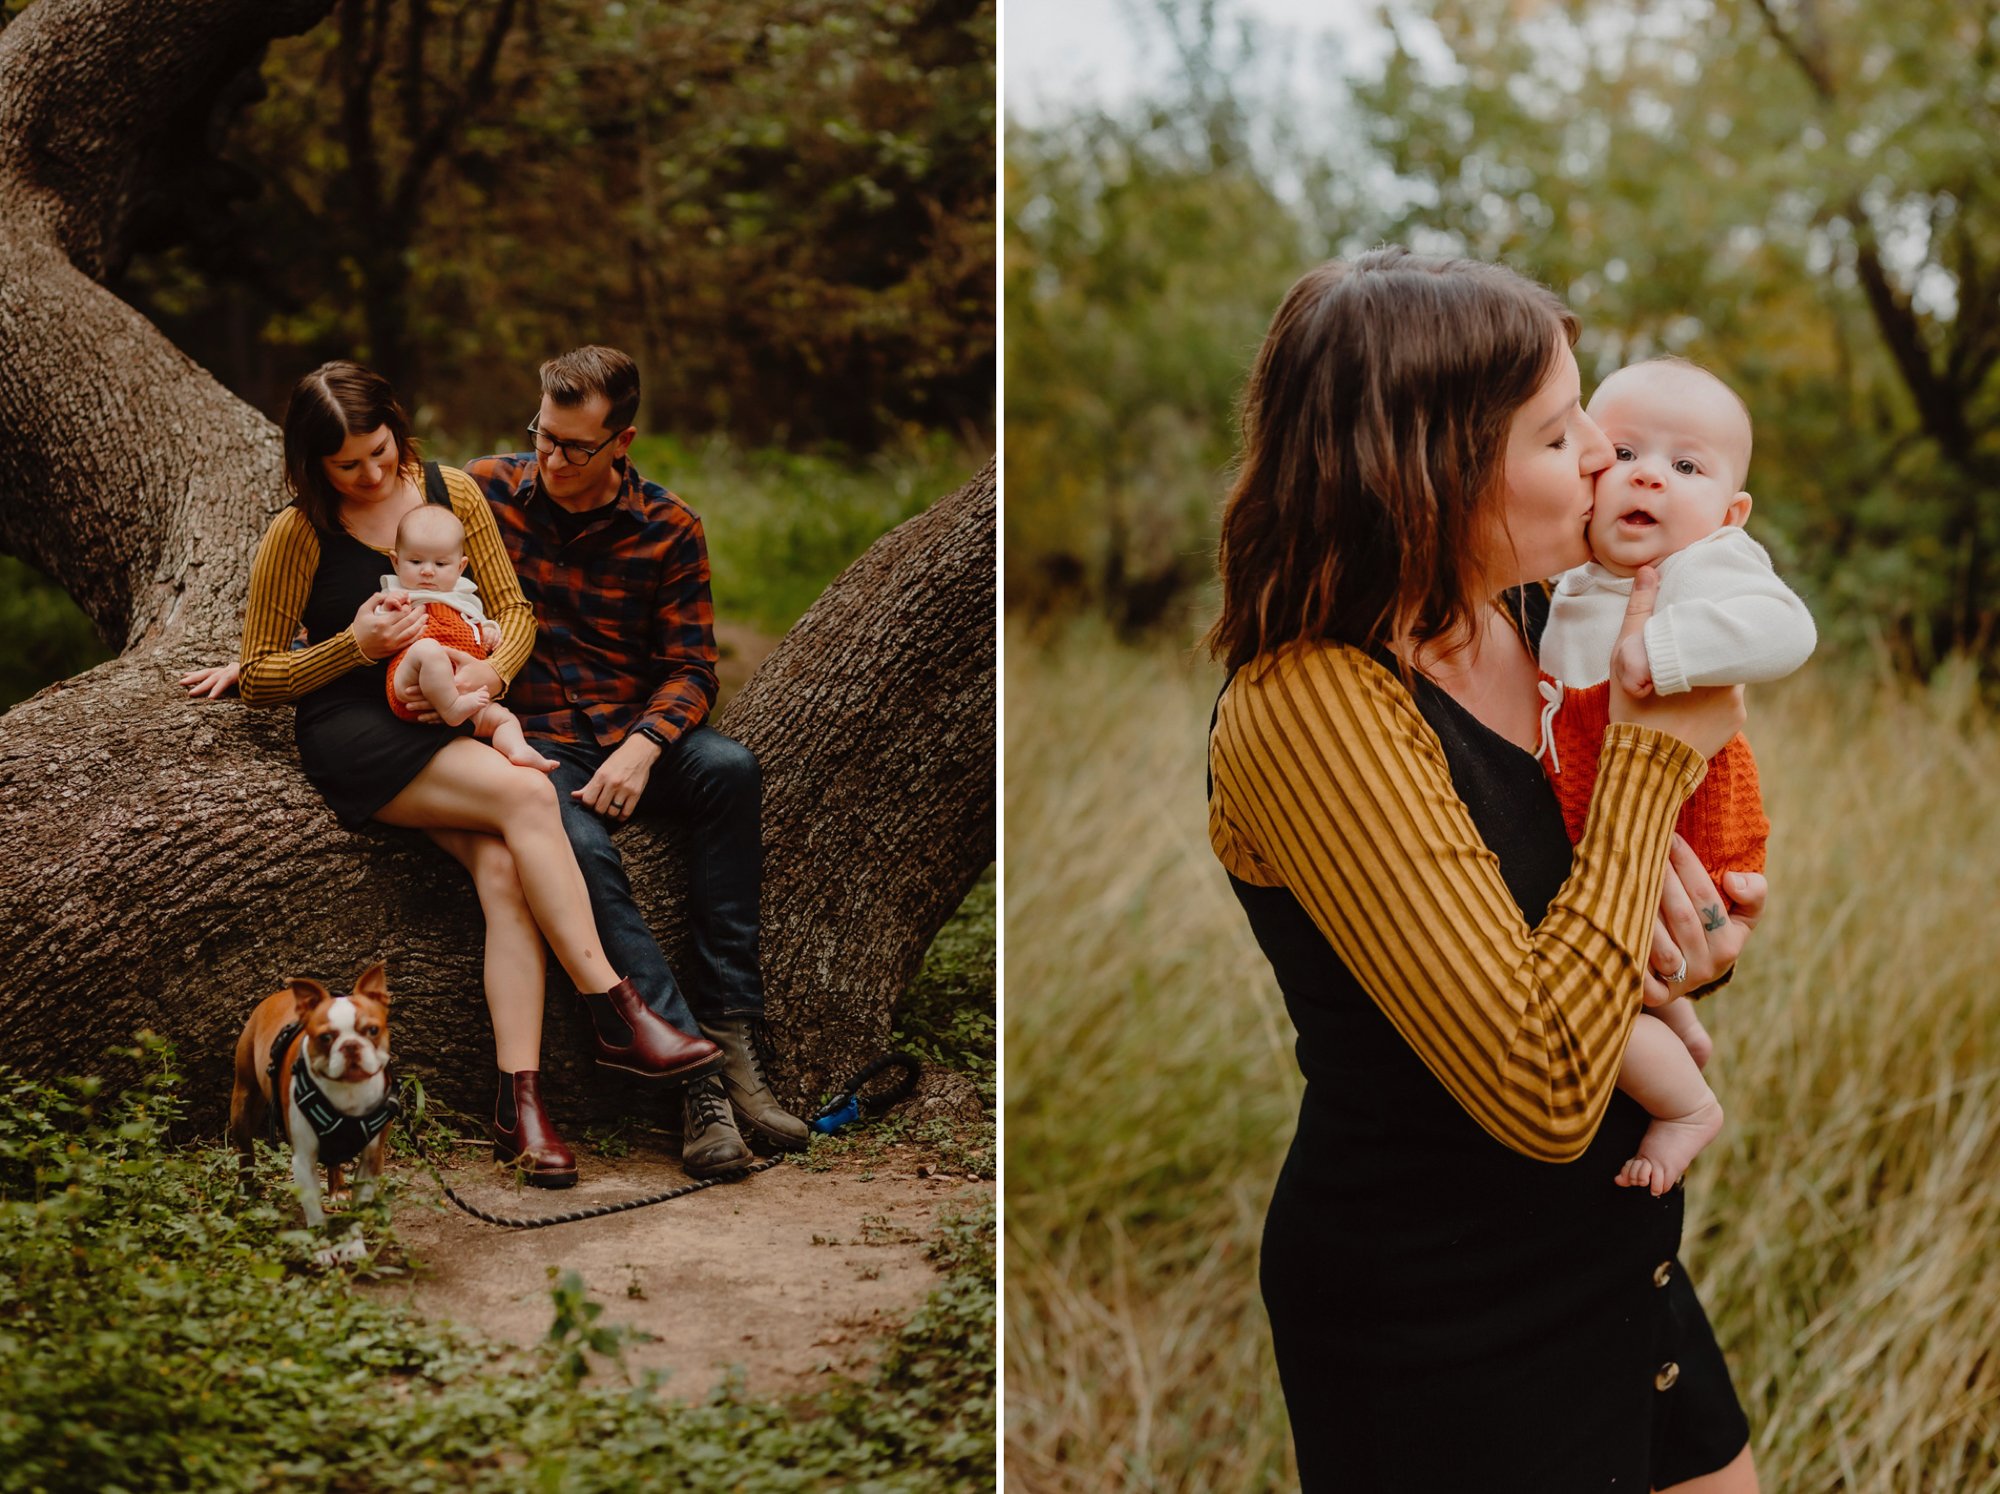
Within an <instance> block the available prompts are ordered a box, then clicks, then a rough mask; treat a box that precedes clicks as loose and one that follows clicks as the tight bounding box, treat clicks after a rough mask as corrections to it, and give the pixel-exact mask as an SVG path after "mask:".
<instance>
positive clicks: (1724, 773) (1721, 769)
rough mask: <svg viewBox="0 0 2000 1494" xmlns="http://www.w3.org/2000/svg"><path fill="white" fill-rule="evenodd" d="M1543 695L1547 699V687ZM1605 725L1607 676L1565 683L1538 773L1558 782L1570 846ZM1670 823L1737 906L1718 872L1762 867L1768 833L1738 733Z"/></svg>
mask: <svg viewBox="0 0 2000 1494" xmlns="http://www.w3.org/2000/svg"><path fill="white" fill-rule="evenodd" d="M1542 680H1543V683H1544V685H1545V686H1548V685H1554V684H1556V681H1555V679H1554V677H1553V676H1551V675H1548V674H1544V675H1543V676H1542ZM1543 698H1544V699H1547V698H1548V691H1547V690H1546V689H1544V691H1543ZM1610 724H1611V681H1609V680H1600V681H1598V682H1597V683H1596V684H1594V685H1584V686H1581V687H1574V686H1571V687H1562V703H1561V705H1559V706H1558V707H1557V708H1556V711H1555V719H1554V720H1553V721H1552V722H1551V723H1550V724H1549V728H1548V731H1547V733H1546V736H1545V740H1544V741H1543V743H1542V771H1543V772H1545V773H1547V774H1548V776H1549V782H1550V783H1552V784H1554V785H1555V790H1556V799H1557V801H1558V802H1559V803H1561V805H1562V812H1563V824H1564V825H1565V826H1566V827H1567V828H1568V830H1569V838H1570V841H1571V843H1572V844H1574V843H1575V842H1576V841H1578V840H1581V839H1582V838H1583V822H1584V821H1585V820H1586V819H1588V818H1589V817H1590V796H1591V793H1592V791H1593V790H1595V789H1596V787H1597V760H1598V757H1599V755H1600V754H1601V753H1602V752H1603V751H1604V729H1605V728H1606V727H1607V726H1609V725H1610ZM1674 828H1675V829H1676V830H1678V831H1680V833H1681V837H1682V838H1683V839H1684V840H1686V841H1687V843H1688V845H1689V847H1691V848H1692V849H1693V851H1694V854H1695V856H1696V857H1697V858H1698V859H1699V860H1700V862H1701V864H1702V866H1703V867H1704V868H1705V869H1706V870H1707V872H1708V874H1709V876H1710V877H1712V878H1713V879H1714V880H1715V887H1716V891H1718V892H1721V893H1722V897H1723V900H1724V901H1725V902H1728V903H1729V904H1730V906H1731V907H1734V906H1735V902H1734V900H1733V899H1732V898H1730V896H1729V894H1728V892H1727V891H1725V890H1724V889H1723V886H1722V874H1723V873H1724V872H1732V871H1740V872H1762V871H1763V870H1764V845H1765V842H1766V841H1768V840H1769V839H1770V838H1771V822H1770V821H1769V820H1768V819H1766V818H1765V817H1764V796H1763V794H1762V792H1761V791H1760V790H1759V789H1758V787H1757V763H1756V760H1755V759H1753V758H1752V757H1751V756H1750V744H1749V743H1748V742H1747V741H1745V740H1744V739H1743V734H1742V733H1741V732H1738V733H1737V734H1736V735H1735V736H1733V737H1731V738H1730V739H1729V740H1728V742H1727V743H1725V744H1724V745H1723V748H1722V750H1721V751H1720V752H1718V753H1716V754H1715V756H1714V757H1712V758H1710V759H1709V760H1708V776H1707V777H1705V778H1703V779H1702V781H1701V785H1700V787H1698V788H1696V789H1695V791H1694V796H1693V797H1692V798H1690V799H1689V800H1688V801H1687V803H1686V804H1684V805H1682V806H1681V814H1680V819H1679V820H1678V821H1676V822H1675V825H1674Z"/></svg>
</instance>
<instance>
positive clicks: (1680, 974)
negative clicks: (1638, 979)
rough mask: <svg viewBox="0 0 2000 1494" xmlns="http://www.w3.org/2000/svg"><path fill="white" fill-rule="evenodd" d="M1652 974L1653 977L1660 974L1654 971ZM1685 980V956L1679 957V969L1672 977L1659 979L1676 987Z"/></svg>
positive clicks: (1686, 971)
mask: <svg viewBox="0 0 2000 1494" xmlns="http://www.w3.org/2000/svg"><path fill="white" fill-rule="evenodd" d="M1653 973H1654V974H1655V975H1660V972H1659V971H1657V970H1655V971H1654V972H1653ZM1687 978H1688V957H1687V956H1686V955H1682V956H1681V968H1680V969H1678V970H1676V971H1675V972H1674V973H1673V974H1672V975H1660V979H1661V980H1663V981H1665V982H1666V983H1667V984H1668V985H1670V986H1677V985H1679V984H1680V983H1681V982H1682V981H1684V980H1686V979H1687Z"/></svg>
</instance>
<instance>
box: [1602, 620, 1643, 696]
mask: <svg viewBox="0 0 2000 1494" xmlns="http://www.w3.org/2000/svg"><path fill="white" fill-rule="evenodd" d="M1611 673H1612V676H1613V678H1615V679H1616V680H1617V681H1618V683H1619V684H1620V685H1621V686H1623V687H1624V689H1625V691H1626V693H1627V694H1629V695H1633V696H1637V697H1640V698H1642V699H1643V698H1644V697H1645V696H1648V695H1651V694H1652V693H1653V663H1652V660H1650V659H1648V658H1647V657H1646V637H1645V634H1643V633H1631V634H1628V635H1626V636H1625V637H1623V638H1621V639H1619V640H1618V646H1617V647H1616V648H1614V649H1612V650H1611Z"/></svg>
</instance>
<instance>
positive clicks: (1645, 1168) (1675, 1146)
mask: <svg viewBox="0 0 2000 1494" xmlns="http://www.w3.org/2000/svg"><path fill="white" fill-rule="evenodd" d="M1721 1129H1722V1102H1721V1101H1720V1100H1718V1099H1716V1098H1714V1097H1713V1096H1710V1097H1709V1100H1708V1103H1707V1104H1705V1105H1702V1106H1699V1107H1698V1108H1696V1109H1694V1110H1691V1111H1689V1112H1688V1113H1687V1114H1686V1115H1677V1116H1674V1117H1673V1118H1671V1119H1669V1120H1661V1119H1659V1118H1658V1117H1655V1118H1654V1120H1653V1123H1652V1124H1651V1125H1649V1126H1648V1127H1646V1134H1645V1135H1644V1136H1642V1137H1641V1138H1640V1139H1639V1155H1638V1156H1636V1157H1634V1158H1633V1159H1632V1160H1631V1161H1630V1162H1627V1163H1626V1164H1625V1165H1624V1166H1623V1167H1621V1168H1619V1169H1618V1178H1617V1182H1618V1186H1619V1187H1621V1188H1645V1189H1647V1190H1648V1191H1650V1192H1651V1193H1652V1195H1653V1196H1654V1197H1655V1198H1658V1197H1659V1196H1660V1195H1661V1194H1662V1193H1665V1192H1666V1191H1667V1190H1668V1189H1669V1188H1671V1187H1673V1186H1674V1184H1676V1183H1678V1182H1679V1181H1680V1180H1681V1174H1682V1173H1684V1172H1686V1171H1687V1169H1688V1164H1689V1163H1690V1162H1692V1161H1694V1159H1695V1157H1696V1156H1697V1155H1698V1154H1699V1153H1700V1152H1701V1149H1702V1148H1703V1147H1705V1146H1707V1145H1708V1144H1709V1143H1710V1142H1711V1141H1713V1140H1715V1136H1716V1133H1717V1132H1718V1131H1720V1130H1721Z"/></svg>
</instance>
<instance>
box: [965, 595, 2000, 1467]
mask: <svg viewBox="0 0 2000 1494" xmlns="http://www.w3.org/2000/svg"><path fill="white" fill-rule="evenodd" d="M1007 666H1008V678H1007V689H1008V704H1009V707H1010V709H1009V711H1008V721H1009V736H1008V740H1007V742H1006V753H1007V765H1008V774H1007V783H1008V790H1009V791H1008V797H1007V803H1006V839H1007V846H1008V855H1009V858H1010V860H1009V867H1008V880H1007V887H1008V897H1007V905H1006V908H1005V912H1004V916H1005V919H1006V925H1007V948H1008V1000H1007V1011H1006V1019H1005V1020H1006V1040H1007V1050H1008V1053H1009V1055H1010V1058H1009V1064H1008V1075H1007V1095H1008V1098H1007V1129H1006V1142H1007V1147H1008V1157H1007V1166H1008V1189H1007V1220H1006V1229H1007V1282H1006V1311H1007V1377H1008V1378H1007V1388H1008V1409H1007V1425H1008V1432H1007V1437H1008V1450H1007V1458H1008V1464H1007V1466H1008V1472H1009V1482H1010V1485H1012V1486H1014V1487H1018V1488H1021V1489H1023V1490H1035V1491H1042V1490H1064V1491H1068V1490H1079V1491H1080V1490H1092V1491H1109V1490H1181V1489H1185V1490H1210V1489H1217V1490H1219V1489H1230V1490H1238V1489H1243V1490H1255V1489H1267V1488H1285V1487H1290V1486H1292V1485H1294V1484H1295V1483H1296V1474H1295V1472H1294V1470H1293V1468H1292V1464H1291V1461H1290V1449H1289V1438H1288V1432H1287V1428H1286V1422H1285V1417H1284V1409H1283V1404H1282V1401H1281V1398H1280V1395H1279V1390H1278V1385H1277V1379H1276V1372H1275V1368H1274V1366H1273V1364H1272V1361H1271V1355H1270V1347H1269V1329H1268V1324H1267V1322H1266V1320H1265V1317H1264V1312H1263V1307H1262V1304H1261V1302H1260V1300H1259V1298H1258V1296H1257V1284H1256V1258H1257V1248H1258V1235H1259V1231H1260V1229H1261V1226H1262V1217H1263V1211H1264V1206H1265V1203H1266V1201H1267V1199H1268V1197H1269V1193H1270V1189H1271V1185H1272V1182H1273V1180H1274V1179H1275V1177H1276V1174H1277V1169H1278V1166H1279V1164H1280V1162H1281V1160H1282V1158H1283V1153H1284V1149H1285V1147H1286V1146H1287V1144H1288V1143H1289V1140H1290V1135H1291V1130H1292V1126H1293V1121H1294V1118H1295V1115H1296V1110H1297V1103H1298V1094H1299V1088H1300V1082H1301V1081H1300V1079H1299V1076H1298V1071H1297V1066H1296V1064H1295V1062H1294V1060H1293V1057H1292V1053H1291V1042H1292V1031H1291V1027H1290V1023H1289V1022H1288V1021H1287V1019H1286V1017H1285V1014H1284V1009H1283V1006H1282V1004H1281V1002H1280V1000H1279V998H1278V995H1277V991H1276V988H1275V985H1274V983H1273V981H1272V979H1271V975H1270V970H1269V967H1268V966H1267V965H1266V964H1265V963H1264V961H1263V959H1262V957H1261V956H1260V954H1259V953H1258V951H1257V948H1256V945H1255V943H1254V942H1253V941H1252V939H1251V938H1250V934H1249V930H1248V927H1247V925H1246V924H1245V922H1244V920H1243V918H1242V916H1241V913H1240V912H1239V911H1238V909H1237V907H1236V904H1235V902H1234V900H1233V899H1232V898H1231V896H1230V894H1229V891H1228V887H1227V884H1226V882H1225V881H1224V879H1223V876H1222V873H1221V871H1220V869H1219V867H1217V865H1216V864H1215V862H1214V859H1213V857H1212V856H1211V854H1210V852H1209V849H1208V844H1207V838H1206V828H1205V820H1204V811H1203V794H1202V780H1201V773H1202V753H1201V742H1202V739H1203V729H1204V727H1205V725H1206V723H1207V719H1208V711H1209V707H1210V705H1211V703H1212V702H1213V699H1214V695H1215V691H1216V688H1217V686H1218V685H1219V683H1220V682H1219V679H1218V677H1217V676H1216V675H1215V674H1214V673H1213V672H1212V671H1211V670H1209V669H1208V668H1207V667H1206V666H1197V665H1195V664H1193V663H1191V662H1189V660H1188V659H1186V658H1185V657H1180V656H1176V655H1174V654H1172V653H1169V652H1161V651H1157V650H1156V651H1151V652H1144V651H1137V650H1132V649H1127V648H1123V647H1121V646H1119V645H1117V644H1115V643H1113V642H1111V641H1110V640H1109V639H1108V637H1107V636H1105V635H1104V634H1103V633H1102V632H1101V631H1099V630H1096V629H1093V628H1089V627H1082V626H1079V627H1077V628H1075V629H1072V630H1071V631H1069V632H1067V633H1064V634H1059V635H1056V636H1053V637H1048V638H1043V639H1032V638H1029V637H1027V636H1026V635H1024V634H1020V633H1015V634H1012V635H1010V637H1009V647H1008V654H1007ZM1085 701H1087V702H1089V703H1090V704H1089V709H1088V710H1077V709H1075V708H1074V705H1075V703H1076V702H1085ZM1057 713H1060V715H1061V719H1062V720H1063V722H1064V729H1063V730H1062V731H1059V732H1058V731H1049V730H1048V729H1047V725H1046V723H1047V722H1048V721H1049V720H1050V719H1051V718H1052V717H1053V716H1054V715H1056V714H1057ZM1751 713H1752V719H1751V726H1750V736H1751V738H1752V740H1753V742H1754V743H1755V744H1756V746H1757V749H1758V755H1759V760H1760V763H1761V764H1762V765H1763V768H1764V782H1765V789H1766V794H1767V800H1768V807H1769V810H1770V814H1771V819H1772V821H1773V824H1774V826H1775V830H1774V834H1773V838H1772V844H1771V875H1772V881H1773V887H1774V892H1773V898H1772V906H1771V911H1770V913H1769V915H1768V917H1767V918H1766V920H1765V923H1764V926H1763V927H1762V928H1761V929H1760V930H1759V932H1758V934H1757V937H1756V938H1755V940H1754V941H1753V943H1752V945H1751V947H1750V951H1749V953H1748V954H1747V956H1746V957H1745V961H1744V965H1743V973H1742V975H1741V976H1739V978H1738V979H1737V980H1736V981H1735V983H1734V984H1733V985H1732V986H1731V987H1730V988H1729V989H1728V990H1727V991H1725V992H1723V993H1721V994H1720V995H1718V996H1717V997H1716V998H1715V999H1714V1000H1713V1001H1711V1002H1709V1003H1708V1004H1707V1005H1706V1007H1705V1010H1704V1017H1705V1019H1706V1020H1707V1021H1708V1023H1709V1025H1710V1027H1711V1029H1712V1030H1713V1032H1714V1034H1715V1037H1716V1041H1717V1045H1718V1055H1717V1058H1716V1060H1715V1063H1714V1065H1713V1067H1712V1069H1711V1078H1712V1079H1713V1081H1714V1084H1715V1088H1716V1090H1717V1092H1718V1093H1719V1094H1720V1095H1721V1097H1722V1100H1723V1103H1724V1104H1725V1106H1727V1107H1728V1110H1729V1119H1728V1122H1727V1125H1726V1127H1725V1129H1724V1132H1723V1135H1722V1137H1721V1139H1720V1140H1719V1141H1718V1142H1717V1143H1716V1144H1715V1145H1714V1146H1713V1147H1711V1148H1710V1150H1709V1152H1708V1153H1706V1154H1705V1155H1704V1157H1703V1158H1702V1160H1701V1161H1700V1162H1699V1163H1698V1164H1697V1166H1696V1168H1695V1170H1694V1172H1693V1174H1692V1175H1691V1178H1690V1182H1689V1200H1688V1220H1687V1232H1686V1236H1685V1239H1684V1244H1683V1259H1684V1260H1686V1261H1687V1263H1688V1265H1689V1268H1690V1270H1691V1271H1692V1272H1693V1274H1694V1276H1695V1279H1696V1281H1697V1282H1698V1284H1699V1285H1700V1287H1701V1289H1702V1293H1703V1297H1704V1301H1705V1302H1706V1303H1707V1305H1708V1308H1709V1312H1710V1316H1711V1318H1712V1319H1713V1320H1714V1322H1715V1325H1716V1329H1717V1332H1718V1335H1719V1336H1720V1338H1721V1340H1722V1344H1723V1347H1724V1349H1725V1351H1726V1352H1727V1354H1728V1356H1729V1360H1730V1364H1731V1368H1732V1372H1733V1373H1734V1375H1735V1377H1736V1381H1737V1386H1738V1390H1739V1392H1740V1394H1741V1395H1742V1397H1743V1399H1744V1402H1745V1406H1746V1408H1747V1409H1748V1411H1749V1413H1750V1420H1751V1425H1752V1429H1753V1430H1752V1437H1753V1446H1754V1449H1755V1452H1756V1456H1757V1461H1758V1467H1759V1472H1760V1474H1761V1477H1762V1481H1763V1486H1764V1487H1765V1488H1766V1489H1783V1490H1787V1491H1804V1490H1835V1489H1839V1490H1856V1491H1870V1494H1873V1491H1878V1490H1879V1491H1900V1490H1943V1489H1950V1490H1954V1491H1976V1494H1993V1491H2000V1355H1996V1354H1995V1352H1994V1349H1993V1346H1994V1345H1996V1344H2000V1290H1997V1289H1996V1288H2000V981H1997V980H1996V979H1995V976H1994V971H1995V970H1996V969H2000V920H1996V919H1995V917H1994V912H1993V909H1994V875H1993V873H1994V868H1995V865H1996V856H1995V851H1994V847H1995V846H1996V845H2000V725H1996V722H1995V721H1994V719H1993V718H1992V717H1991V716H1990V715H1989V714H1987V713H1985V712H1984V711H1983V710H1982V709H1981V707H1980V706H1979V704H1978V700H1977V693H1976V690H1975V689H1974V686H1973V682H1972V680H1971V678H1970V676H1969V675H1965V674H1958V673H1950V674H1947V675H1945V676H1942V677H1940V678H1939V679H1938V680H1937V681H1935V682H1934V683H1933V684H1932V685H1931V687H1930V688H1928V689H1912V688H1908V687H1900V686H1897V685H1894V684H1890V683H1887V682H1883V681H1880V680H1874V679H1870V678H1866V677H1863V676H1860V675H1858V674H1853V673H1849V674H1843V673H1842V672H1841V671H1840V670H1839V669H1838V668H1837V667H1836V666H1834V665H1832V664H1828V663H1819V664H1815V665H1814V666H1813V667H1812V668H1811V669H1810V670H1808V671H1807V672H1806V673H1805V674H1804V675H1803V676H1802V677H1800V678H1799V679H1797V680H1794V681H1791V682H1788V683H1786V684H1784V685H1780V686H1774V687H1770V688H1767V689H1762V690H1758V691H1754V692H1753V693H1752V700H1751Z"/></svg>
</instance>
